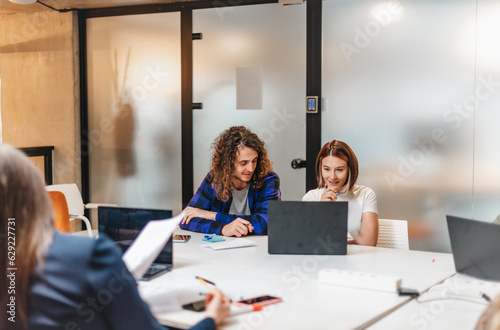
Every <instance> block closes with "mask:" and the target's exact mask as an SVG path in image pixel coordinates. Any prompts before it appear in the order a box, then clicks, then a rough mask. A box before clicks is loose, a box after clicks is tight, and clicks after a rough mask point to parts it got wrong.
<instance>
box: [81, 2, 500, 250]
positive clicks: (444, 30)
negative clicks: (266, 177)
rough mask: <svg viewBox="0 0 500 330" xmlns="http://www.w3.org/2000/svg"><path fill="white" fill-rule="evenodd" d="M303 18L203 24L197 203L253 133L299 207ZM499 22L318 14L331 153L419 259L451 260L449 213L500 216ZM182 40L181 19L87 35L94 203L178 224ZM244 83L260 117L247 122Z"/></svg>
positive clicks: (215, 19)
mask: <svg viewBox="0 0 500 330" xmlns="http://www.w3.org/2000/svg"><path fill="white" fill-rule="evenodd" d="M305 7H306V4H305V3H303V4H298V5H293V6H281V5H279V4H265V5H253V6H237V7H227V8H224V7H222V8H211V9H199V10H194V11H193V32H194V33H202V34H203V38H202V40H196V41H194V42H193V62H194V64H193V92H194V97H193V102H200V103H202V104H203V109H201V110H193V139H194V155H193V157H194V158H193V159H194V187H193V190H194V189H196V188H197V186H198V185H199V183H200V182H201V180H202V178H203V177H204V175H205V174H206V173H207V171H208V170H209V166H210V157H211V153H210V144H211V143H212V142H213V140H214V139H215V138H216V137H217V136H218V134H220V133H221V132H222V131H223V130H224V129H226V128H227V127H229V126H232V125H246V126H248V127H249V128H250V129H252V130H253V131H254V132H256V133H257V134H259V135H260V136H261V137H262V138H263V139H264V140H265V141H266V144H267V147H268V150H269V153H270V156H271V159H272V160H273V162H274V168H275V170H276V172H277V173H278V174H279V175H280V177H281V180H282V181H281V182H282V193H283V199H285V200H299V199H300V198H301V197H302V195H303V194H304V193H305V169H299V170H293V169H292V168H291V166H290V162H291V160H292V159H294V158H304V156H305V145H306V141H305V136H306V135H305V111H304V103H305V102H304V98H305V76H306V72H305V68H306V59H305V53H306V50H305V47H306V33H305V27H306V21H305V16H306V8H305ZM498 22H500V5H499V4H497V3H496V1H493V0H477V1H476V0H453V1H452V0H445V1H433V0H422V1H410V0H399V1H376V0H362V1H356V2H353V1H350V0H325V1H323V77H322V80H323V91H322V94H323V103H322V104H323V109H322V111H323V112H322V128H321V129H322V143H325V142H327V141H331V140H332V139H338V140H342V141H345V142H347V143H348V144H349V145H350V146H351V147H352V148H353V150H354V151H355V153H356V154H357V156H358V160H359V163H360V176H359V180H358V183H359V184H361V185H366V186H369V187H371V188H373V189H374V190H375V192H376V194H377V197H378V205H379V212H380V217H381V218H392V219H405V220H408V221H409V227H410V245H411V248H413V249H422V250H434V251H449V240H448V237H447V228H446V220H445V216H446V214H452V215H456V216H462V217H468V218H475V219H478V220H483V221H491V220H493V219H494V218H495V217H496V216H497V215H498V214H499V213H500V202H499V200H500V198H499V197H500V196H499V195H500V188H498V187H497V185H496V182H498V181H499V180H498V177H499V176H500V151H499V149H498V147H497V146H498V142H500V133H499V130H497V129H496V124H497V123H498V120H500V118H497V117H499V116H500V115H499V113H500V112H499V111H498V109H499V108H500V96H499V90H500V88H499V87H500V64H499V61H498V58H499V55H500V47H498V46H497V45H498V42H497V40H496V39H497V37H496V36H497V35H498V33H499V32H500V24H499V23H498ZM179 26H180V19H179V13H167V14H151V15H137V16H123V17H114V18H93V19H89V20H88V41H89V42H88V68H89V69H88V70H89V71H88V77H89V129H90V136H89V141H90V143H89V144H90V147H91V148H90V149H91V154H90V162H91V163H90V165H91V168H90V187H91V199H92V201H99V202H114V203H117V204H119V205H123V206H145V207H159V208H160V207H161V208H171V209H173V210H174V213H177V212H179V211H180V210H181V191H180V189H181V182H180V178H181V146H180V137H181V134H180V48H179V46H180V37H179V33H180V31H179V30H180V28H179ZM241 70H250V71H251V72H253V74H254V76H253V78H252V79H250V82H251V83H250V85H252V84H253V85H256V86H257V87H258V88H256V89H255V88H254V90H253V92H255V91H257V94H251V95H252V96H251V97H250V101H255V100H258V101H259V102H257V103H253V104H254V105H253V106H250V107H246V108H245V107H241V108H243V109H238V106H237V104H239V103H240V99H239V97H240V96H241V95H240V88H242V87H243V88H244V87H245V81H246V83H247V84H246V85H247V87H248V85H249V84H248V82H249V80H248V79H247V80H245V79H241V76H238V73H241V72H242V71H241ZM247 78H248V77H247ZM254 87H255V86H254ZM259 91H260V94H259ZM237 96H238V97H237ZM255 104H257V105H255ZM497 119H498V120H497ZM308 161H315V160H308Z"/></svg>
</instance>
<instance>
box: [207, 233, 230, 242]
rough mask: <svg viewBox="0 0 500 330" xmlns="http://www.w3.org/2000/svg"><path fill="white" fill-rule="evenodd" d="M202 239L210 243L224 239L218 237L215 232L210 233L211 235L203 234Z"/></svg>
mask: <svg viewBox="0 0 500 330" xmlns="http://www.w3.org/2000/svg"><path fill="white" fill-rule="evenodd" d="M202 241H205V242H210V243H216V242H222V241H225V239H224V238H222V237H219V236H217V235H215V234H212V235H205V236H203V239H202Z"/></svg>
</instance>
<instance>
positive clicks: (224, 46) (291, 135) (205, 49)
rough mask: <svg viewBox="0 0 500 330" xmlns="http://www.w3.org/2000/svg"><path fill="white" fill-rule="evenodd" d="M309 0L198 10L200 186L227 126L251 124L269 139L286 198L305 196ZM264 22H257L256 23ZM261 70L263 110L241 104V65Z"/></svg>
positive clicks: (196, 74) (195, 19)
mask: <svg viewBox="0 0 500 330" xmlns="http://www.w3.org/2000/svg"><path fill="white" fill-rule="evenodd" d="M305 14H306V5H305V3H303V4H300V5H294V6H282V5H279V4H266V5H255V6H241V7H227V8H222V9H221V8H214V9H203V10H196V11H194V12H193V29H194V31H195V32H201V33H203V40H197V41H195V42H194V43H193V57H194V63H193V71H194V73H193V79H194V82H193V92H194V102H202V103H203V110H195V111H193V140H194V187H193V188H194V189H197V188H198V186H199V184H200V183H201V181H202V180H203V178H204V177H205V175H206V174H207V171H208V170H209V168H210V160H211V153H210V144H211V143H212V142H213V140H214V139H215V138H216V137H217V136H218V135H219V134H220V133H221V132H222V131H224V130H225V129H227V128H228V127H230V126H234V125H245V126H247V127H248V128H249V129H250V130H252V131H253V132H254V133H256V134H258V135H259V137H260V138H262V139H263V140H264V142H265V143H266V147H267V150H268V153H269V156H270V158H271V160H272V161H273V166H274V170H275V171H276V173H278V175H279V176H280V179H281V191H282V197H283V199H289V200H290V199H292V200H300V199H301V198H302V196H303V195H304V193H305V169H298V170H294V169H292V167H291V166H290V163H291V161H292V159H294V158H304V156H305V96H306V95H305V77H306V74H305V66H306V65H305V64H306V62H305V55H306V50H305V46H306V45H305V44H306V35H305V27H306V24H305V18H306V15H305ZM257 22H258V23H257ZM248 67H252V68H256V69H257V68H260V69H261V70H262V84H263V89H262V90H263V95H262V101H263V102H262V103H263V104H262V105H263V107H262V110H256V109H251V110H236V92H237V91H236V70H237V68H248Z"/></svg>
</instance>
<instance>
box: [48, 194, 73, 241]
mask: <svg viewBox="0 0 500 330" xmlns="http://www.w3.org/2000/svg"><path fill="white" fill-rule="evenodd" d="M48 193H49V196H50V200H51V201H52V207H53V208H54V214H55V219H54V227H55V228H56V229H57V230H59V231H61V232H64V233H70V232H71V228H70V225H69V209H68V202H67V201H66V197H65V196H64V194H63V193H62V192H60V191H48Z"/></svg>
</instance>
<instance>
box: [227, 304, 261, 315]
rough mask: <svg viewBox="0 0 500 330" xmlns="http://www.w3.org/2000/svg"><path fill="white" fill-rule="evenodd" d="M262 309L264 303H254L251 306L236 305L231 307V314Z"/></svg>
mask: <svg viewBox="0 0 500 330" xmlns="http://www.w3.org/2000/svg"><path fill="white" fill-rule="evenodd" d="M261 310H262V305H260V304H253V305H250V306H243V307H239V306H238V307H234V308H231V313H230V315H238V314H243V313H248V312H256V311H261Z"/></svg>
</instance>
